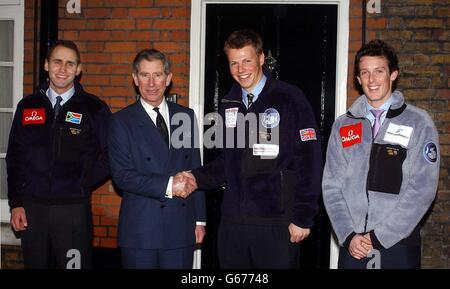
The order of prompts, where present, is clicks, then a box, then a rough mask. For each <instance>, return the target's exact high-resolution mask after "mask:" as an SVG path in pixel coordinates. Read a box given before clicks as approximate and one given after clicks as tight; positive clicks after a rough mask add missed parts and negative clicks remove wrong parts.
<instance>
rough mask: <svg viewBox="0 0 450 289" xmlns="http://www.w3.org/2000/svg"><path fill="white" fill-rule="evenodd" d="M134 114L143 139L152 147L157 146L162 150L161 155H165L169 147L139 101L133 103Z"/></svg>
mask: <svg viewBox="0 0 450 289" xmlns="http://www.w3.org/2000/svg"><path fill="white" fill-rule="evenodd" d="M135 115H136V119H137V125H138V127H139V130H140V132H141V134H142V137H143V139H144V140H145V141H146V142H147V143H148V144H149V145H151V146H152V147H155V146H157V149H158V150H160V151H161V152H164V153H163V155H167V153H168V151H169V147H168V146H167V144H166V142H165V141H164V139H163V138H162V136H161V134H160V133H159V130H158V128H157V127H156V125H155V124H154V123H153V121H152V119H151V118H150V116H149V115H148V114H147V112H146V111H145V109H144V107H143V106H142V104H141V103H140V101H138V102H136V104H135Z"/></svg>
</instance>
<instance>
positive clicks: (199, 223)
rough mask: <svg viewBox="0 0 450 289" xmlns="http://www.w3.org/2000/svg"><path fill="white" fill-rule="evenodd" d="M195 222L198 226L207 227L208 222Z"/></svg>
mask: <svg viewBox="0 0 450 289" xmlns="http://www.w3.org/2000/svg"><path fill="white" fill-rule="evenodd" d="M195 224H196V225H197V226H205V227H206V222H195Z"/></svg>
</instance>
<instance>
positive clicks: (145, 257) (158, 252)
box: [120, 246, 194, 269]
mask: <svg viewBox="0 0 450 289" xmlns="http://www.w3.org/2000/svg"><path fill="white" fill-rule="evenodd" d="M120 249H121V252H122V266H123V268H125V269H192V261H193V256H194V255H193V254H194V246H187V247H183V248H177V249H138V248H125V247H121V248H120Z"/></svg>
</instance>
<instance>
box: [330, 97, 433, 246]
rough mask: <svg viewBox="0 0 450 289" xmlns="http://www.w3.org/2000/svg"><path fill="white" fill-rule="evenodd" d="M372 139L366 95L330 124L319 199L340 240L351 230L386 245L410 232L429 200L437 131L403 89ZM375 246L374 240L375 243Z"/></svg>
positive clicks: (427, 205)
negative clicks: (323, 204)
mask: <svg viewBox="0 0 450 289" xmlns="http://www.w3.org/2000/svg"><path fill="white" fill-rule="evenodd" d="M391 97H392V98H393V102H392V105H391V107H390V109H389V110H388V112H387V115H386V119H385V121H384V122H383V125H382V126H381V128H380V131H379V132H378V134H377V137H376V138H375V139H374V140H372V127H371V123H370V121H369V120H368V119H367V118H365V116H366V115H367V106H366V103H367V100H366V96H365V95H362V96H360V97H359V98H358V99H357V100H356V101H355V102H354V104H353V105H352V106H351V107H350V109H349V110H348V112H347V113H346V114H345V115H341V116H340V117H338V118H337V119H336V121H335V123H334V124H333V128H332V132H331V136H330V140H329V143H328V150H327V158H326V164H325V169H324V174H323V180H322V190H323V199H324V203H325V207H326V210H327V213H328V215H329V217H330V220H331V223H332V226H333V228H334V231H335V233H336V235H337V237H338V240H339V243H340V245H343V244H344V242H345V241H346V239H347V238H349V237H350V236H351V235H352V234H354V233H366V232H370V234H371V238H375V240H372V242H373V243H374V242H375V243H377V244H381V246H382V247H384V248H390V247H391V246H393V245H395V244H397V243H398V242H399V241H401V240H402V239H404V238H406V237H408V236H409V235H410V234H411V232H412V231H413V230H414V229H415V228H416V226H417V225H418V224H419V222H420V220H421V218H422V217H423V215H424V214H425V213H426V211H427V210H428V208H429V207H430V205H431V203H432V202H433V200H434V198H435V195H436V190H437V185H438V179H439V162H440V156H439V144H438V134H437V130H436V128H435V126H434V123H433V121H432V120H431V118H430V116H429V115H428V113H427V112H425V111H424V110H422V109H419V108H417V107H414V106H412V105H409V104H408V105H406V104H405V103H404V97H403V95H402V93H401V92H399V91H394V92H393V93H392V95H391ZM374 247H375V246H374Z"/></svg>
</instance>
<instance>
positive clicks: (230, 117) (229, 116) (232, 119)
mask: <svg viewBox="0 0 450 289" xmlns="http://www.w3.org/2000/svg"><path fill="white" fill-rule="evenodd" d="M238 110H239V108H237V107H232V108H227V109H225V127H226V128H230V127H236V124H237V115H238Z"/></svg>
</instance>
